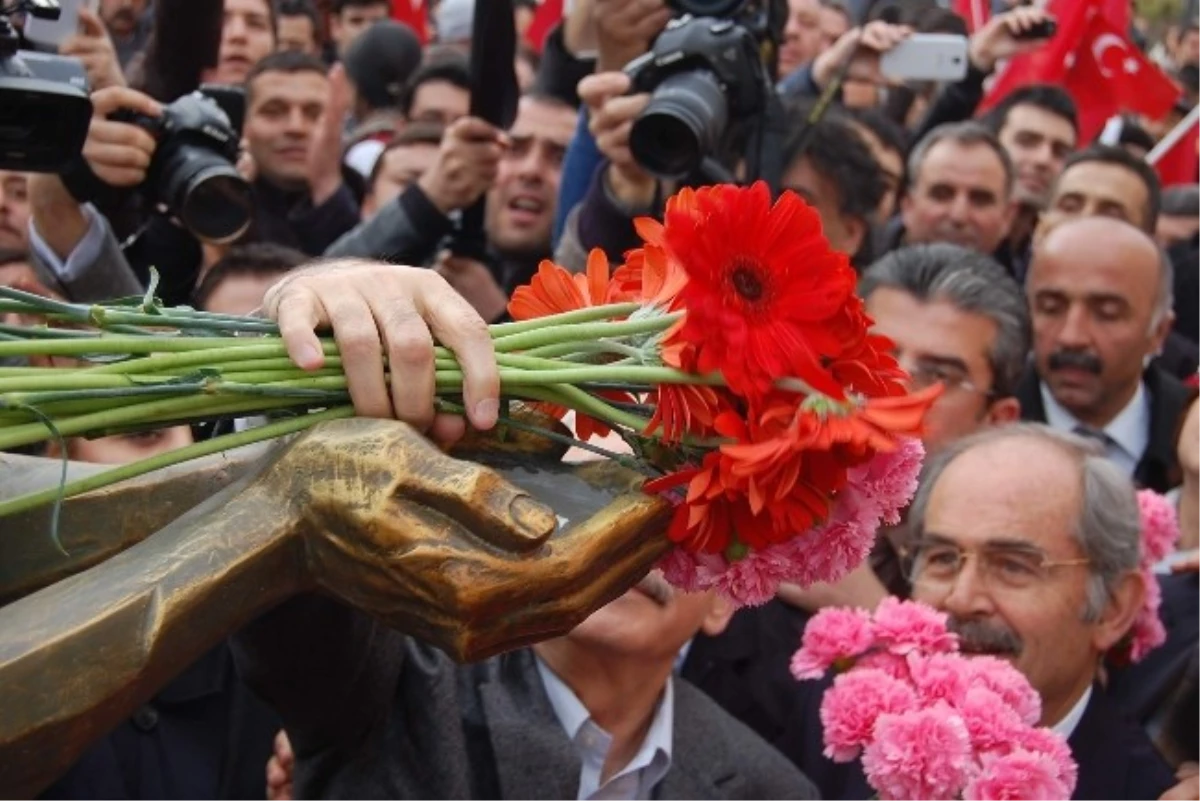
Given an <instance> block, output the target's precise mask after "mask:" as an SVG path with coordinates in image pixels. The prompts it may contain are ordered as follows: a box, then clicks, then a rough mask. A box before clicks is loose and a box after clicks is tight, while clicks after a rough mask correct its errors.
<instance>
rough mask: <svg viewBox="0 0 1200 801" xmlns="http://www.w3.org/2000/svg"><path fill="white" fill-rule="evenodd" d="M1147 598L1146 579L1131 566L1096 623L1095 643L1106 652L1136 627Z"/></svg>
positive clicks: (1094, 628)
mask: <svg viewBox="0 0 1200 801" xmlns="http://www.w3.org/2000/svg"><path fill="white" fill-rule="evenodd" d="M1145 599H1146V583H1145V579H1144V578H1143V576H1142V574H1141V572H1139V571H1137V570H1131V571H1129V572H1128V573H1126V574H1125V575H1124V576H1122V577H1121V579H1120V581H1118V582H1117V586H1116V587H1114V588H1113V592H1112V594H1111V595H1110V596H1109V599H1108V603H1107V604H1106V605H1105V607H1104V610H1103V611H1102V612H1101V614H1100V619H1099V620H1097V621H1096V622H1095V623H1094V624H1093V626H1092V644H1093V645H1094V646H1095V647H1096V650H1097V651H1099V652H1100V653H1106V652H1107V651H1108V650H1109V649H1110V648H1112V647H1113V646H1114V645H1116V644H1117V643H1119V642H1120V641H1121V639H1122V638H1123V637H1124V636H1125V635H1126V634H1128V633H1129V629H1130V628H1132V627H1133V621H1134V620H1135V619H1137V616H1138V612H1140V611H1141V609H1142V604H1143V602H1144V601H1145Z"/></svg>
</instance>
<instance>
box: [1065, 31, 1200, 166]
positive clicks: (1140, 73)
mask: <svg viewBox="0 0 1200 801" xmlns="http://www.w3.org/2000/svg"><path fill="white" fill-rule="evenodd" d="M1062 85H1063V88H1064V89H1066V90H1067V92H1069V93H1070V95H1071V97H1073V98H1074V99H1075V105H1076V106H1078V107H1079V138H1080V141H1082V142H1091V141H1092V140H1093V139H1094V138H1095V137H1096V136H1097V135H1098V134H1099V133H1100V131H1102V130H1103V129H1104V124H1105V122H1107V121H1108V119H1109V117H1112V116H1113V115H1115V114H1120V113H1121V112H1124V111H1133V112H1137V113H1138V114H1142V115H1144V116H1146V117H1149V118H1150V119H1152V120H1157V119H1161V118H1162V117H1164V116H1166V115H1167V113H1168V112H1170V110H1171V108H1172V107H1173V106H1174V105H1175V101H1176V100H1177V99H1178V98H1179V94H1180V91H1179V87H1178V86H1176V85H1175V84H1174V83H1173V82H1172V81H1171V79H1170V78H1168V77H1167V76H1166V75H1164V74H1163V72H1162V70H1160V69H1159V68H1158V66H1157V65H1156V64H1154V63H1153V62H1151V61H1150V60H1149V59H1147V58H1146V57H1145V56H1144V55H1142V52H1141V51H1140V50H1138V48H1137V46H1136V45H1134V44H1133V43H1132V42H1131V41H1129V37H1128V34H1126V33H1125V32H1124V31H1121V30H1119V29H1117V28H1114V27H1113V25H1112V23H1111V22H1110V21H1109V20H1108V19H1107V18H1106V17H1105V16H1104V15H1103V14H1093V15H1092V17H1091V19H1090V20H1089V21H1088V24H1087V27H1086V28H1085V29H1084V32H1083V37H1082V39H1081V40H1080V43H1079V48H1078V49H1077V50H1076V51H1075V54H1074V57H1073V58H1072V59H1071V65H1070V67H1069V69H1068V70H1067V74H1066V76H1065V77H1064V78H1063V83H1062Z"/></svg>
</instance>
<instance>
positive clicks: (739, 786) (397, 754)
mask: <svg viewBox="0 0 1200 801" xmlns="http://www.w3.org/2000/svg"><path fill="white" fill-rule="evenodd" d="M235 654H236V657H237V660H238V664H239V668H240V669H241V670H242V671H243V672H244V674H245V675H246V677H247V679H248V680H249V681H250V682H251V684H252V685H253V686H255V687H256V688H258V689H259V691H260V693H261V694H262V695H263V696H264V697H266V698H268V699H269V700H270V701H271V702H272V703H273V704H274V705H275V707H276V709H277V710H278V711H279V713H280V715H281V716H282V717H283V719H284V725H285V728H286V729H287V731H288V733H289V735H290V736H291V738H292V745H293V748H294V750H295V753H296V768H295V775H294V779H295V785H294V786H295V789H296V792H297V797H299V798H305V797H314V796H316V797H323V798H575V797H576V796H577V794H578V791H579V778H580V771H581V763H580V759H579V757H578V755H577V752H576V750H575V747H574V745H573V744H572V742H571V741H570V739H569V738H568V737H567V734H566V731H565V730H564V729H563V727H562V724H561V723H560V722H559V720H558V717H557V716H556V715H555V713H554V709H553V707H552V706H551V704H550V700H549V698H548V697H547V696H546V691H545V688H544V687H543V685H542V680H541V677H540V676H539V675H538V672H537V667H536V662H535V661H534V656H533V653H532V652H531V651H530V650H528V649H521V650H518V651H514V652H512V653H509V654H505V655H503V656H500V657H495V658H492V659H487V660H485V661H483V662H480V663H477V664H473V665H457V664H455V663H454V662H452V661H451V660H450V658H449V657H447V656H446V655H445V654H443V653H442V652H440V651H437V650H436V649H434V648H431V647H429V646H426V645H423V644H421V643H419V642H416V641H414V640H412V639H409V638H407V637H405V636H403V635H401V634H400V633H398V632H396V631H393V630H391V629H388V628H386V627H384V626H382V625H381V624H378V623H376V622H374V621H372V620H371V619H369V618H367V617H366V616H364V615H362V614H359V613H357V612H354V611H352V610H350V609H348V608H346V607H344V606H341V605H339V604H336V603H334V602H332V601H329V600H326V599H322V598H316V597H312V598H301V599H296V600H295V601H292V602H289V603H288V604H285V605H284V606H282V607H280V608H279V609H277V610H275V611H274V612H272V613H271V614H269V615H267V616H265V617H264V618H262V619H260V620H259V621H258V622H257V623H255V624H254V626H252V627H251V628H250V629H248V630H246V631H244V632H243V633H242V635H240V636H239V639H238V642H237V647H236V649H235ZM655 795H656V797H658V798H815V797H816V795H815V789H814V788H813V786H812V784H811V783H810V782H809V781H808V780H807V779H805V778H804V776H803V775H802V774H801V773H800V772H799V771H798V770H797V769H796V768H795V767H793V766H792V765H791V764H789V763H788V761H787V760H786V759H785V758H784V757H783V756H782V755H780V754H779V753H778V752H776V751H775V750H774V749H772V748H770V747H769V746H767V745H766V744H765V743H763V742H762V741H761V740H760V739H758V738H757V737H755V736H754V734H753V733H752V732H750V731H749V730H747V729H746V728H745V727H744V726H742V725H741V724H739V723H738V722H737V721H735V720H733V719H731V718H730V717H728V716H727V715H725V714H724V713H723V712H722V711H721V710H720V709H719V708H718V707H717V706H716V705H715V704H714V703H712V701H710V700H709V699H708V698H706V697H705V696H704V695H703V694H702V693H701V692H699V691H698V690H696V689H695V688H693V687H691V686H689V685H688V684H687V683H686V682H684V681H680V682H678V685H677V687H676V696H675V720H674V734H673V752H672V755H671V767H670V770H669V771H668V772H667V775H666V777H665V778H664V779H663V780H662V782H661V783H660V784H659V785H658V787H657V788H656V789H655Z"/></svg>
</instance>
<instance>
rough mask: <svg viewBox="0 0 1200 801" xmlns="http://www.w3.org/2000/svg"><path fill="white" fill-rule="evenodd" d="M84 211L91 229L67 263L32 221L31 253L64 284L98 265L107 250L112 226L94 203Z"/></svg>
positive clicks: (30, 224) (87, 205)
mask: <svg viewBox="0 0 1200 801" xmlns="http://www.w3.org/2000/svg"><path fill="white" fill-rule="evenodd" d="M80 210H81V211H82V212H83V216H84V217H86V218H87V221H88V229H87V232H86V233H84V235H83V238H82V239H80V240H79V242H78V243H76V245H75V249H74V250H72V251H71V253H70V255H68V256H67V260H66V261H65V262H64V261H63V260H62V259H60V258H59V257H58V254H57V253H55V252H54V251H53V250H51V248H50V246H49V245H47V244H46V240H45V239H43V238H42V235H41V234H40V233H39V232H38V229H37V226H36V225H34V224H33V220H30V221H29V247H30V249H31V250H33V252H34V253H36V254H37V257H38V258H39V259H41V260H42V262H43V263H44V264H46V265H47V266H48V267H49V268H50V270H51V271H52V272H53V273H54V275H55V277H56V278H58V279H59V280H60V281H73V280H75V279H77V278H79V277H80V276H81V275H82V274H83V271H84V269H85V268H87V267H88V266H90V265H91V264H93V263H94V262H95V261H96V257H97V256H98V255H99V254H100V248H101V247H103V246H104V237H105V235H106V234H107V233H108V230H107V226H108V222H107V221H106V220H105V219H104V217H103V216H102V215H101V214H100V212H98V211H96V209H95V207H94V206H92V204H91V203H85V204H83V206H81V207H80Z"/></svg>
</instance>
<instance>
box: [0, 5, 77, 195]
mask: <svg viewBox="0 0 1200 801" xmlns="http://www.w3.org/2000/svg"><path fill="white" fill-rule="evenodd" d="M21 11H24V12H26V13H28V14H30V15H31V16H33V17H36V18H38V19H45V20H56V19H58V16H59V13H60V11H61V9H60V8H59V5H58V2H57V0H16V2H14V3H12V4H11V5H3V0H0V170H18V171H21V172H57V171H58V170H59V169H61V168H62V167H63V166H64V165H66V164H67V163H68V162H70V161H71V159H73V158H74V157H75V156H76V155H77V154H78V153H79V152H80V151H81V150H82V149H83V143H84V141H85V140H86V139H87V134H88V124H89V123H90V122H91V119H92V103H91V101H90V100H89V99H88V92H87V90H88V85H87V74H86V73H85V72H84V69H83V64H82V63H81V62H79V61H77V60H76V59H71V58H64V57H62V56H56V55H51V54H47V53H34V52H21V53H18V48H19V46H20V43H21V37H20V35H19V34H18V33H17V31H16V29H15V28H13V26H12V24H11V22H10V18H11V17H12V15H13V14H16V13H18V12H21Z"/></svg>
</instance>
